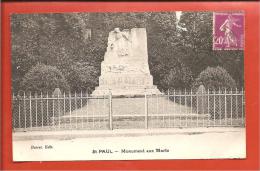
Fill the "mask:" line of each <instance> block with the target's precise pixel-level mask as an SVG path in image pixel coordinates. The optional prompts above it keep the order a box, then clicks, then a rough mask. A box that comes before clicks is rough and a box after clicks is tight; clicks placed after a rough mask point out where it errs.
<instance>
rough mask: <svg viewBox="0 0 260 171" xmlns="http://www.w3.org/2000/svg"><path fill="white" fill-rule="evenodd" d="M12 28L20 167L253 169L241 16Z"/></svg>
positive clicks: (162, 15)
mask: <svg viewBox="0 0 260 171" xmlns="http://www.w3.org/2000/svg"><path fill="white" fill-rule="evenodd" d="M10 22H11V65H12V143H13V144H12V145H13V150H12V152H13V161H14V162H21V161H74V160H148V159H234V158H236V159H246V156H247V155H246V135H245V133H246V131H245V129H246V125H245V119H246V113H245V105H246V103H245V91H244V44H245V42H244V41H245V33H244V32H245V29H244V28H245V21H244V12H243V11H221V12H214V11H206V12H203V11H200V12H198V11H197V12H193V11H167V12H166V11H161V12H149V11H147V12H103V13H101V12H92V13H90V12H89V13H88V12H74V13H31V14H19V13H14V14H12V15H11V17H10Z"/></svg>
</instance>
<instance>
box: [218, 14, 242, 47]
mask: <svg viewBox="0 0 260 171" xmlns="http://www.w3.org/2000/svg"><path fill="white" fill-rule="evenodd" d="M243 49H244V13H243V12H234V13H233V12H214V13H213V50H243Z"/></svg>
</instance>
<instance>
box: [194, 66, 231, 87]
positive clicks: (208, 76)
mask: <svg viewBox="0 0 260 171" xmlns="http://www.w3.org/2000/svg"><path fill="white" fill-rule="evenodd" d="M201 84H202V85H204V86H205V88H206V89H210V90H218V89H224V88H227V89H231V88H233V89H234V88H235V87H236V82H235V80H234V79H233V78H232V77H231V76H230V74H229V73H228V72H227V71H226V70H225V69H224V68H222V67H220V66H218V67H207V68H206V69H205V70H204V71H202V72H201V73H200V74H199V76H198V78H196V80H195V82H194V84H193V87H194V88H197V87H198V86H199V85H201Z"/></svg>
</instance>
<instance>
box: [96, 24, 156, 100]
mask: <svg viewBox="0 0 260 171" xmlns="http://www.w3.org/2000/svg"><path fill="white" fill-rule="evenodd" d="M110 91H111V93H112V94H113V95H142V94H145V93H146V94H161V92H160V91H159V90H158V88H157V87H156V86H155V85H153V76H152V75H151V74H150V70H149V65H148V53H147V37H146V29H145V28H132V29H131V30H130V29H124V30H122V31H120V29H119V28H115V29H114V30H113V31H111V32H110V33H109V37H108V45H107V51H106V53H105V56H104V61H103V62H102V63H101V76H100V77H99V86H98V87H96V89H95V90H94V92H93V93H92V95H93V96H98V95H104V94H108V93H109V92H110Z"/></svg>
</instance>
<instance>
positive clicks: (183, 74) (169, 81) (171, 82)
mask: <svg viewBox="0 0 260 171" xmlns="http://www.w3.org/2000/svg"><path fill="white" fill-rule="evenodd" d="M192 81H193V77H192V73H191V71H190V69H189V68H188V67H186V66H185V65H184V64H182V63H179V65H176V66H175V67H174V68H172V69H171V70H170V71H169V73H168V74H167V75H166V76H165V77H164V79H163V80H162V84H163V88H164V89H165V90H167V89H185V88H190V85H191V83H192Z"/></svg>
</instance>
